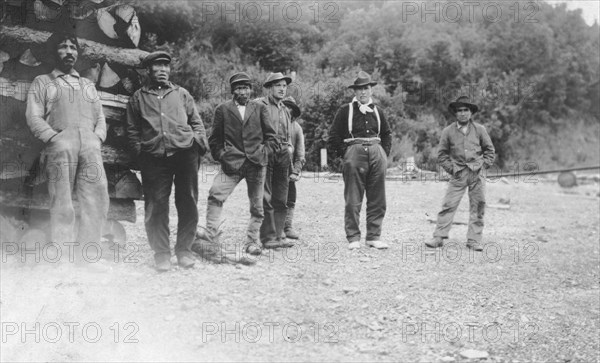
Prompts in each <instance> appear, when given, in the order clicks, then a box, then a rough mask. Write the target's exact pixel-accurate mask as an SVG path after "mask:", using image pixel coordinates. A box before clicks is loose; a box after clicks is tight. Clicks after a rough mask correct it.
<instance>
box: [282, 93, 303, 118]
mask: <svg viewBox="0 0 600 363" xmlns="http://www.w3.org/2000/svg"><path fill="white" fill-rule="evenodd" d="M282 102H283V104H284V105H286V106H287V107H289V108H291V109H292V117H293V118H296V117H300V115H301V114H302V111H300V107H299V106H298V104H297V103H296V100H295V99H294V97H292V96H288V97H286V98H284V99H283V100H282Z"/></svg>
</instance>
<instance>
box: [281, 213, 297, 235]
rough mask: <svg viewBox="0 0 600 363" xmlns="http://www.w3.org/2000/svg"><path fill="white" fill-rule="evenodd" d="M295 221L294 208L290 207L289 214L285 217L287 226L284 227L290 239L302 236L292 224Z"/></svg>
mask: <svg viewBox="0 0 600 363" xmlns="http://www.w3.org/2000/svg"><path fill="white" fill-rule="evenodd" d="M293 221H294V208H288V210H287V215H286V217H285V227H284V231H285V236H286V237H287V238H289V239H298V238H300V236H299V235H298V232H296V231H295V230H294V227H293V226H292V223H293Z"/></svg>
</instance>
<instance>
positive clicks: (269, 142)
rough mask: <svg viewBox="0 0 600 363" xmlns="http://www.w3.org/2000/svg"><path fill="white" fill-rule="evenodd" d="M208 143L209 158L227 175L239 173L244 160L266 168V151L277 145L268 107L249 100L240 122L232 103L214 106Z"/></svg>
mask: <svg viewBox="0 0 600 363" xmlns="http://www.w3.org/2000/svg"><path fill="white" fill-rule="evenodd" d="M208 142H209V145H210V152H211V154H212V157H213V158H214V159H215V160H217V161H219V162H220V163H221V166H222V169H223V171H224V172H226V173H228V172H235V171H237V170H239V168H241V166H242V164H243V163H244V161H245V160H246V159H248V160H249V161H250V162H251V163H253V164H256V165H267V164H268V162H269V152H271V151H272V150H274V149H276V145H277V141H276V140H275V130H274V129H273V126H272V125H271V122H270V119H269V112H268V110H267V107H266V106H264V105H262V104H260V103H258V102H254V101H249V102H248V103H247V104H246V111H245V115H244V119H243V120H242V116H241V114H240V112H239V111H238V109H237V106H236V105H235V103H234V101H233V100H230V101H227V102H224V103H222V104H220V105H219V106H217V108H216V110H215V117H214V121H213V128H212V133H211V135H210V137H209V138H208Z"/></svg>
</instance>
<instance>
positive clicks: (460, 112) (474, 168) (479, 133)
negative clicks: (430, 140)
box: [426, 96, 495, 251]
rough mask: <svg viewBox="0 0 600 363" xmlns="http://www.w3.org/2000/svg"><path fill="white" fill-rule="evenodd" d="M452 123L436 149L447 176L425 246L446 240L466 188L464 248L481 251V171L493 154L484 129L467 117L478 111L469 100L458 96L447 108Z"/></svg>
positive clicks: (493, 156) (492, 157) (492, 146)
mask: <svg viewBox="0 0 600 363" xmlns="http://www.w3.org/2000/svg"><path fill="white" fill-rule="evenodd" d="M448 110H449V111H450V113H452V114H453V115H455V116H456V122H455V123H452V124H451V125H450V126H448V127H446V128H445V129H444V130H443V131H442V136H441V139H440V145H439V149H438V162H439V163H440V165H441V166H442V168H444V170H446V171H447V172H448V174H450V175H451V179H450V182H449V183H448V190H447V191H446V196H445V197H444V202H443V205H442V210H441V211H440V213H439V214H438V217H437V225H436V228H435V231H434V232H433V240H432V241H431V242H427V243H426V245H427V246H428V247H431V248H437V247H442V246H443V245H444V240H445V239H447V238H448V232H450V227H451V226H452V220H453V219H454V214H455V213H456V209H457V208H458V205H459V204H460V200H461V199H462V196H463V195H464V193H465V190H466V189H467V188H469V210H470V215H469V229H468V232H467V247H468V248H470V249H472V250H474V251H482V250H483V247H482V246H481V236H482V232H483V215H484V212H485V177H484V176H483V175H482V174H481V170H482V168H488V167H490V166H491V165H492V164H493V163H494V158H495V150H494V145H493V144H492V140H491V139H490V136H489V135H488V133H487V131H486V130H485V127H484V126H483V125H481V124H478V123H476V122H473V121H472V120H471V117H472V116H473V115H474V114H475V113H477V111H478V110H479V108H478V107H477V105H475V104H473V103H471V101H470V99H469V97H467V96H461V97H459V98H458V99H457V100H456V101H455V102H451V103H450V105H449V106H448Z"/></svg>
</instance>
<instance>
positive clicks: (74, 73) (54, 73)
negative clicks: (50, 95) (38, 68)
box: [51, 68, 79, 79]
mask: <svg viewBox="0 0 600 363" xmlns="http://www.w3.org/2000/svg"><path fill="white" fill-rule="evenodd" d="M51 75H52V77H53V78H55V79H56V78H58V77H64V76H66V75H67V74H66V73H65V72H63V71H61V70H60V69H58V68H54V70H53V71H52V73H51ZM69 75H71V76H73V77H77V78H79V73H78V72H77V71H76V70H75V69H71V72H69Z"/></svg>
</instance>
